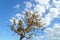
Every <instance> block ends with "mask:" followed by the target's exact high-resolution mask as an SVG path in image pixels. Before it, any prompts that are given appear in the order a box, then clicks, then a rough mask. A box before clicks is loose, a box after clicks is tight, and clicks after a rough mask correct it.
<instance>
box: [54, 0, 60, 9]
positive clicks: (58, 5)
mask: <svg viewBox="0 0 60 40" xmlns="http://www.w3.org/2000/svg"><path fill="white" fill-rule="evenodd" d="M53 3H54V5H55V6H56V7H57V8H60V0H58V1H57V0H53Z"/></svg>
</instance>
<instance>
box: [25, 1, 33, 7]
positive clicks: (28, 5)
mask: <svg viewBox="0 0 60 40" xmlns="http://www.w3.org/2000/svg"><path fill="white" fill-rule="evenodd" d="M25 4H26V5H25V6H26V8H31V7H32V6H33V4H32V3H31V2H25Z"/></svg>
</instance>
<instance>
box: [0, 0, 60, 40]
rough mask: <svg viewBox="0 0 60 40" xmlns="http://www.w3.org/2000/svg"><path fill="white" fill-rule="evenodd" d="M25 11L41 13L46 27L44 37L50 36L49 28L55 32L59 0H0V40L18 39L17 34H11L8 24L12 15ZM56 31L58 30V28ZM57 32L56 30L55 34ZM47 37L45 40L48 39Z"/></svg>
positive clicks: (59, 22)
mask: <svg viewBox="0 0 60 40" xmlns="http://www.w3.org/2000/svg"><path fill="white" fill-rule="evenodd" d="M25 11H31V12H35V11H38V13H39V14H41V17H42V20H43V21H44V22H45V23H46V25H45V26H46V27H47V28H46V30H45V32H46V35H44V36H43V37H44V38H45V36H47V38H48V37H51V36H50V35H49V32H50V31H51V30H54V32H56V31H55V30H56V29H59V28H60V0H0V40H19V36H18V35H17V34H15V35H13V34H14V33H13V32H12V31H11V30H10V27H9V26H8V25H9V24H10V19H11V18H12V17H15V16H16V15H17V14H18V15H19V14H22V13H24V12H25ZM57 31H58V32H59V30H57ZM58 32H56V35H57V34H58ZM47 33H48V34H47ZM51 33H52V31H51ZM51 35H53V33H52V34H51ZM59 35H60V34H59ZM53 37H54V36H52V38H53ZM34 38H36V37H35V36H33V39H32V40H34ZM39 38H41V37H40V36H39V37H38V36H37V38H36V39H39ZM47 38H45V40H50V39H49V38H48V39H47ZM59 38H60V36H59ZM39 40H43V39H39ZM51 40H52V39H51ZM58 40H59V39H58Z"/></svg>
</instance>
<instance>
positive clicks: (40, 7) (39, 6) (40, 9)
mask: <svg viewBox="0 0 60 40" xmlns="http://www.w3.org/2000/svg"><path fill="white" fill-rule="evenodd" d="M34 11H38V13H40V14H39V15H42V13H44V12H45V7H44V6H41V5H40V4H37V5H36V6H35V7H34Z"/></svg>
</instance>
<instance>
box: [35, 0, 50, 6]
mask: <svg viewBox="0 0 60 40" xmlns="http://www.w3.org/2000/svg"><path fill="white" fill-rule="evenodd" d="M49 1H50V0H35V2H37V3H39V4H41V5H48V4H49Z"/></svg>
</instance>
